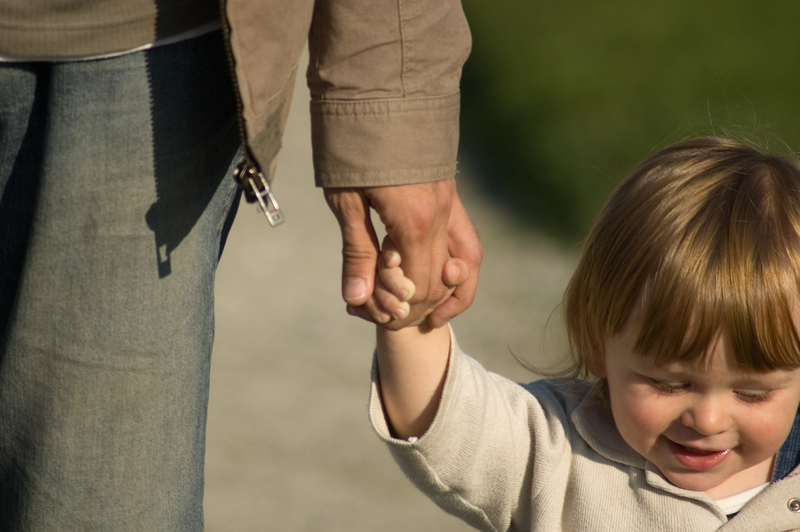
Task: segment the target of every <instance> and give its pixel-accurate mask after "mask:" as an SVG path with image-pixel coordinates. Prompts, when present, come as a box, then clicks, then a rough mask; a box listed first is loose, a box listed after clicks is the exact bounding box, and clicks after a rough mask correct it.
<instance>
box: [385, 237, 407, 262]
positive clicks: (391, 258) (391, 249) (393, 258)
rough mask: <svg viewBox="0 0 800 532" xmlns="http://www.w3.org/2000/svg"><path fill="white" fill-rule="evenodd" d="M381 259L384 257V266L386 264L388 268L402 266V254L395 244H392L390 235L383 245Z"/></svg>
mask: <svg viewBox="0 0 800 532" xmlns="http://www.w3.org/2000/svg"><path fill="white" fill-rule="evenodd" d="M381 257H383V261H384V264H386V267H387V268H397V267H398V266H400V262H401V260H402V259H401V257H400V252H399V251H398V250H397V247H396V246H395V245H394V242H392V239H391V238H389V235H386V236H385V237H384V238H383V242H382V243H381Z"/></svg>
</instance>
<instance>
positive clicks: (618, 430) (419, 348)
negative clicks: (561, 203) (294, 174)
mask: <svg viewBox="0 0 800 532" xmlns="http://www.w3.org/2000/svg"><path fill="white" fill-rule="evenodd" d="M383 257H384V263H383V264H382V265H381V267H380V271H379V274H380V278H381V280H382V281H383V284H384V285H385V286H386V293H387V294H389V295H385V294H384V300H383V302H382V304H383V306H384V308H387V309H389V310H390V311H391V310H392V308H395V307H396V308H402V307H403V306H404V305H405V303H402V302H401V301H400V299H398V298H396V297H395V298H394V299H392V296H391V294H400V293H402V292H403V290H406V291H408V288H409V286H408V283H409V281H408V280H407V279H405V278H404V277H403V274H402V269H401V266H402V265H400V264H399V256H398V255H397V253H396V251H394V250H393V249H392V246H391V242H387V245H386V246H385V249H384V252H383ZM447 267H448V268H449V269H450V274H446V276H448V275H449V277H450V278H451V279H458V281H453V283H451V284H457V282H463V278H464V277H465V275H466V273H467V272H465V271H464V265H463V263H460V262H458V261H453V262H451V263H449V264H448V265H447ZM453 272H455V273H453ZM564 307H565V308H564V312H565V320H566V326H567V331H568V336H569V339H570V344H571V347H572V352H573V356H574V357H575V362H576V368H577V370H576V372H575V375H574V377H575V378H569V379H567V378H559V379H556V378H553V379H544V380H540V381H537V382H534V383H531V384H528V385H524V386H520V385H517V384H514V383H512V382H510V381H508V380H506V379H504V378H503V377H500V376H498V375H495V374H491V373H488V372H487V371H485V370H484V369H483V368H482V367H481V366H480V365H479V364H478V363H477V362H475V361H474V360H472V359H470V358H469V357H467V356H466V355H465V354H463V353H462V352H461V351H460V350H459V348H458V345H457V343H456V341H455V338H454V337H453V335H452V332H451V331H449V330H448V328H443V329H437V330H430V329H426V328H425V327H424V326H420V327H418V328H408V329H403V330H400V331H396V332H392V331H388V330H386V329H384V328H382V327H378V348H377V355H376V363H375V367H374V370H373V382H374V384H373V387H372V398H371V404H370V416H371V420H372V423H373V425H374V427H375V430H376V431H377V432H378V434H379V435H380V437H381V438H382V439H383V440H384V441H385V442H386V443H387V444H388V445H389V447H390V449H391V452H392V454H393V455H394V457H395V459H396V460H397V462H398V463H399V464H400V467H401V468H402V469H403V471H404V472H405V473H406V475H408V477H409V478H410V479H411V480H412V482H414V484H415V485H417V486H418V487H419V488H420V489H421V490H422V491H424V492H425V493H426V494H427V495H428V496H429V497H430V498H431V499H433V500H434V502H436V503H437V504H438V505H439V506H441V507H442V508H444V509H445V510H447V511H448V512H450V513H453V514H455V515H457V516H459V517H460V518H462V519H463V520H465V521H466V522H467V523H469V524H470V525H472V526H474V527H476V528H479V529H481V530H492V531H494V530H520V531H527V530H537V531H538V530H547V531H560V530H575V531H614V532H622V531H629V530H630V531H648V532H649V531H676V532H678V531H679V532H690V531H711V530H725V531H744V532H768V531H785V530H800V475H798V472H800V469H798V468H797V467H796V466H797V462H798V454H799V451H800V421H798V418H797V411H798V405H799V404H800V338H798V332H797V328H798V326H800V165H798V163H796V162H794V161H789V160H787V159H784V158H782V157H778V156H773V155H765V154H762V153H760V152H758V151H757V150H755V149H753V148H751V147H748V146H744V145H742V144H739V143H736V142H733V141H729V140H723V139H716V138H699V139H692V140H687V141H684V142H681V143H679V144H676V145H674V146H671V147H669V148H666V149H664V150H662V151H661V152H659V153H656V154H655V155H653V156H652V157H650V158H648V159H647V160H646V161H644V162H643V163H642V164H641V165H640V166H639V167H638V168H637V169H636V170H634V172H633V173H632V174H631V175H630V176H629V177H628V178H627V179H626V180H625V181H624V182H622V183H621V184H620V185H619V187H618V188H617V189H616V190H615V192H614V193H613V194H612V195H611V197H610V198H609V200H608V202H607V204H606V205H605V207H604V208H603V210H602V212H601V213H600V216H599V218H598V220H597V221H596V223H595V226H594V228H593V229H592V231H591V233H590V235H589V237H588V239H587V242H586V244H585V248H584V250H583V254H582V257H581V259H580V263H579V264H578V267H577V269H576V271H575V274H574V275H573V278H572V280H571V282H570V284H569V286H568V288H567V291H566V295H565V300H564ZM401 313H402V312H401ZM588 374H592V375H593V376H594V377H596V378H597V379H596V380H594V381H587V380H581V379H578V378H577V377H578V376H579V375H580V376H584V377H585V376H588ZM734 516H735V518H734Z"/></svg>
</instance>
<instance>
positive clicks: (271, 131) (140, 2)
mask: <svg viewBox="0 0 800 532" xmlns="http://www.w3.org/2000/svg"><path fill="white" fill-rule="evenodd" d="M219 1H220V0H102V1H100V0H40V1H37V2H31V0H3V1H1V2H0V56H4V55H5V56H8V57H50V58H59V57H76V56H90V55H98V54H103V53H108V52H116V51H121V50H129V49H132V48H135V47H137V46H140V45H143V44H147V43H150V42H153V41H154V40H156V39H159V38H163V37H165V36H169V35H172V34H176V33H179V32H181V31H185V30H186V29H188V28H191V27H194V26H197V25H199V24H202V23H204V22H208V21H209V20H213V19H214V18H218V16H219V13H220V9H219V6H218V5H217V2H219ZM221 1H222V2H223V6H222V11H224V13H225V14H226V18H227V22H228V24H225V26H227V27H228V28H229V32H228V33H229V37H230V44H231V49H232V52H233V54H232V55H233V58H234V61H235V72H236V80H237V84H238V88H239V92H240V95H241V101H242V110H243V119H244V126H245V128H244V129H246V135H245V136H246V141H247V144H248V147H249V151H250V153H251V154H252V155H253V157H254V158H255V160H256V161H257V162H258V163H259V165H260V167H261V169H262V170H263V171H264V172H265V173H266V174H267V175H268V177H270V178H271V174H272V173H273V172H274V162H275V156H276V154H277V152H278V149H279V146H280V138H281V135H282V133H283V130H284V125H285V122H286V116H287V113H288V110H289V104H290V97H291V94H292V83H293V82H294V78H295V74H294V73H295V71H296V69H297V67H298V62H299V60H300V55H301V52H302V49H303V46H304V45H305V42H306V39H308V40H309V42H310V58H311V60H310V65H309V67H308V79H309V85H310V87H311V94H312V103H311V114H312V135H313V138H312V140H313V146H314V165H315V168H316V181H317V184H319V185H324V186H364V185H392V184H398V183H412V182H423V181H432V180H437V179H443V178H448V177H452V176H453V175H454V174H455V169H456V168H455V165H456V149H457V144H458V114H459V92H458V90H459V79H460V77H461V67H462V65H463V64H464V61H465V60H466V58H467V55H468V54H469V50H470V45H471V41H470V34H469V29H468V27H467V23H466V20H465V18H464V14H463V12H462V9H461V4H460V0H318V1H314V0H221ZM54 6H56V7H57V9H56V8H55V7H54Z"/></svg>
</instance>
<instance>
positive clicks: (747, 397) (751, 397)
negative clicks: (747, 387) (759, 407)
mask: <svg viewBox="0 0 800 532" xmlns="http://www.w3.org/2000/svg"><path fill="white" fill-rule="evenodd" d="M736 396H737V397H738V398H739V399H741V400H742V401H744V402H746V403H763V402H765V401H769V400H770V397H771V395H770V392H769V391H764V392H745V391H739V392H736Z"/></svg>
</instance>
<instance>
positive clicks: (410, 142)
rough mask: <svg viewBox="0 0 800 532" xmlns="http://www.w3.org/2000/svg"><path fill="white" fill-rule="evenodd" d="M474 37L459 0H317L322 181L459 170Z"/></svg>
mask: <svg viewBox="0 0 800 532" xmlns="http://www.w3.org/2000/svg"><path fill="white" fill-rule="evenodd" d="M470 47H471V37H470V33H469V28H468V26H467V23H466V19H465V17H464V13H463V10H462V8H461V4H460V0H399V1H398V0H318V1H317V2H315V7H314V18H313V23H312V26H311V31H310V34H309V49H310V54H309V55H310V62H309V67H308V73H307V76H308V83H309V87H310V89H311V96H312V102H311V125H312V143H313V148H314V167H315V176H316V182H317V185H319V186H326V187H343V186H378V185H396V184H405V183H415V182H424V181H434V180H438V179H445V178H448V177H453V176H454V175H455V171H456V152H457V149H458V117H459V92H458V91H459V81H460V78H461V69H462V66H463V64H464V62H465V61H466V58H467V56H468V55H469V51H470Z"/></svg>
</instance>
